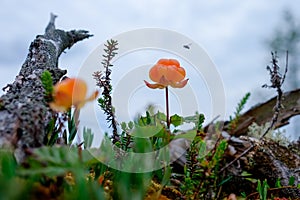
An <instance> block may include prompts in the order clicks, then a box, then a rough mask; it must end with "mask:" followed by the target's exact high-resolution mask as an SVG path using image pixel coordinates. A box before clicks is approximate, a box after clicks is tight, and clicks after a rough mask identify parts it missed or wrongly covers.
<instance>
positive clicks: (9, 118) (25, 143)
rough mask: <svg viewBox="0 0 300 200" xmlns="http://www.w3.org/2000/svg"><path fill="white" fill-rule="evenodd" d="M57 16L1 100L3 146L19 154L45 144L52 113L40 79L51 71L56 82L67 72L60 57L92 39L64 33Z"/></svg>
mask: <svg viewBox="0 0 300 200" xmlns="http://www.w3.org/2000/svg"><path fill="white" fill-rule="evenodd" d="M55 18H56V16H55V15H53V14H51V18H50V22H49V24H48V26H47V27H46V29H45V33H44V35H37V36H36V38H35V40H34V41H33V42H32V43H31V44H30V47H29V53H28V55H27V58H26V60H25V62H24V64H23V65H22V68H21V70H20V72H19V74H18V75H17V76H16V79H15V81H14V82H13V83H12V84H8V85H7V86H6V87H5V88H3V90H5V91H6V93H5V94H4V95H3V96H1V98H0V147H13V148H15V149H16V150H19V151H18V152H23V150H22V149H25V148H27V147H39V146H42V145H43V142H44V139H45V135H46V131H45V128H46V126H47V124H48V123H49V120H50V119H51V116H52V111H51V110H50V109H49V107H48V104H47V103H46V101H45V98H44V89H43V87H42V84H41V80H40V76H41V74H42V73H43V72H44V71H45V70H48V71H50V72H51V74H52V77H53V82H54V83H56V82H57V81H58V80H59V79H60V78H61V77H62V76H63V75H64V74H66V70H62V69H59V68H58V58H59V56H60V55H61V53H62V52H64V50H66V49H67V48H71V47H72V46H73V45H74V44H75V43H76V42H78V41H81V40H83V39H86V38H89V37H91V35H90V34H88V31H85V30H71V31H64V30H60V29H56V28H55V24H54V22H55Z"/></svg>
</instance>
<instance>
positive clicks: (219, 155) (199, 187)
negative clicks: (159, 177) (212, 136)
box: [181, 115, 228, 199]
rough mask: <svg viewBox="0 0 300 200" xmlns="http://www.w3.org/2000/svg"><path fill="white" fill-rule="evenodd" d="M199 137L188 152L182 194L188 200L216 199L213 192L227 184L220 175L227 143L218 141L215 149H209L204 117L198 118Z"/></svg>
mask: <svg viewBox="0 0 300 200" xmlns="http://www.w3.org/2000/svg"><path fill="white" fill-rule="evenodd" d="M198 117H199V118H198V119H199V121H198V123H197V135H196V137H195V138H194V140H193V141H192V143H191V145H190V149H189V151H188V152H187V164H186V166H185V168H184V181H183V184H182V186H181V192H182V193H183V194H184V195H185V197H186V198H187V199H204V198H206V197H207V195H208V194H209V195H210V198H216V196H215V194H213V193H211V192H210V191H211V189H212V188H213V191H218V190H219V187H221V185H222V184H224V183H225V182H226V180H223V179H222V176H220V175H219V174H218V172H219V168H220V164H221V161H222V159H223V155H224V152H225V150H226V149H227V141H226V140H221V139H220V138H219V139H217V141H216V143H215V144H214V147H213V149H211V150H209V149H207V144H206V142H205V141H204V140H203V135H202V133H203V130H202V123H203V122H204V116H203V115H199V116H198ZM227 181H228V180H227Z"/></svg>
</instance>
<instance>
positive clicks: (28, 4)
mask: <svg viewBox="0 0 300 200" xmlns="http://www.w3.org/2000/svg"><path fill="white" fill-rule="evenodd" d="M284 9H290V10H291V11H292V12H293V13H294V14H295V16H296V18H297V19H300V17H299V14H298V13H299V10H300V3H299V1H295V0H281V1H280V0H278V1H272V0H264V1H259V0H243V1H240V0H228V1H221V0H215V1H199V0H198V1H197V0H194V1H192V0H191V1H177V0H163V1H162V0H154V1H148V0H147V1H146V0H144V1H142V0H126V1H116V0H112V1H109V0H106V1H104V0H93V1H83V0H81V1H79V0H72V1H71V0H68V1H61V0H52V1H36V0H26V1H17V0H2V1H1V3H0V27H1V35H0V73H1V79H0V86H1V88H2V87H4V86H5V85H6V84H7V83H10V82H12V81H13V80H14V77H15V76H16V74H17V73H18V71H19V70H20V67H21V65H22V64H23V62H24V60H25V58H26V56H27V50H28V47H29V45H30V42H31V41H33V39H34V38H35V36H36V35H37V34H43V33H44V29H45V27H46V25H47V24H48V21H49V16H50V12H53V13H55V14H56V15H58V18H57V19H56V27H57V28H60V29H64V30H71V29H84V30H88V31H90V33H91V34H93V35H94V37H92V38H90V39H88V40H84V41H81V42H79V43H77V44H75V46H73V47H72V48H71V49H70V50H67V51H66V52H67V53H66V54H63V55H62V56H61V57H60V67H61V68H64V69H67V70H68V75H70V76H75V75H76V74H77V72H78V69H79V68H80V67H81V65H82V63H83V62H84V61H85V59H86V58H87V57H88V55H89V53H90V52H91V51H93V50H94V49H95V48H96V47H97V46H98V45H99V44H101V43H103V42H104V41H105V40H107V39H110V38H111V37H113V36H115V35H118V34H120V33H122V32H126V31H130V30H133V29H138V28H148V27H155V28H163V29H169V30H172V31H176V32H178V33H181V34H183V35H186V36H187V37H189V38H191V39H193V40H194V41H195V42H197V43H198V44H200V45H201V46H202V47H203V48H204V49H205V50H206V52H207V53H208V55H209V56H210V58H211V59H212V60H213V62H214V63H215V65H216V67H217V69H218V70H219V72H220V74H221V77H222V80H223V84H224V88H225V94H226V114H227V116H229V115H231V114H232V113H233V112H234V109H235V107H236V105H237V103H238V102H239V100H240V99H241V98H242V96H243V95H244V94H245V93H246V92H251V93H252V96H251V99H250V101H249V102H248V105H247V108H249V107H251V106H253V105H254V104H256V103H258V99H259V98H261V94H264V95H265V97H264V99H266V98H269V97H271V96H274V95H275V92H274V91H269V90H266V89H262V88H261V85H263V84H265V83H268V81H269V75H268V72H267V71H266V70H265V67H266V65H267V64H269V60H270V49H267V48H266V46H265V45H264V42H265V40H266V39H267V38H270V37H272V35H273V33H274V32H273V31H274V28H275V27H278V25H279V24H280V22H282V15H283V11H284ZM153 62H156V60H155V61H153ZM0 94H3V92H2V91H0ZM259 101H260V102H261V101H262V100H261V99H260V100H259ZM200 112H201V111H200Z"/></svg>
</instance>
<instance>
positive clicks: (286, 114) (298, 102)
mask: <svg viewBox="0 0 300 200" xmlns="http://www.w3.org/2000/svg"><path fill="white" fill-rule="evenodd" d="M275 105H276V97H274V98H272V99H270V100H268V101H266V102H265V103H262V104H259V105H257V106H255V107H253V108H251V109H250V110H248V111H247V112H245V113H244V114H243V115H241V116H240V118H239V122H238V126H237V127H236V128H235V130H234V131H233V133H231V134H232V135H235V136H239V135H246V133H247V131H248V127H249V126H250V125H251V124H252V123H253V122H255V123H256V124H258V125H264V124H265V123H267V122H270V121H271V120H272V117H273V114H274V110H273V109H274V106H275ZM299 114H300V89H296V90H293V91H289V92H286V93H284V94H283V100H282V108H281V110H280V113H279V116H278V120H277V123H276V124H275V128H279V127H282V126H285V125H287V124H289V119H290V118H291V117H293V116H295V115H299ZM228 128H229V127H228V126H227V127H226V126H225V130H226V129H228Z"/></svg>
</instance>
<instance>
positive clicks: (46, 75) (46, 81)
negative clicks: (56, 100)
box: [41, 70, 53, 102]
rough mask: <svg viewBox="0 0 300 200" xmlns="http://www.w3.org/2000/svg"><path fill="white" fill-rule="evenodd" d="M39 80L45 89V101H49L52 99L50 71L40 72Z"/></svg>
mask: <svg viewBox="0 0 300 200" xmlns="http://www.w3.org/2000/svg"><path fill="white" fill-rule="evenodd" d="M41 81H42V85H43V88H44V89H45V99H46V101H47V102H50V101H52V93H53V81H52V76H51V73H50V72H49V71H48V70H45V71H44V72H43V73H42V74H41Z"/></svg>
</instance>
